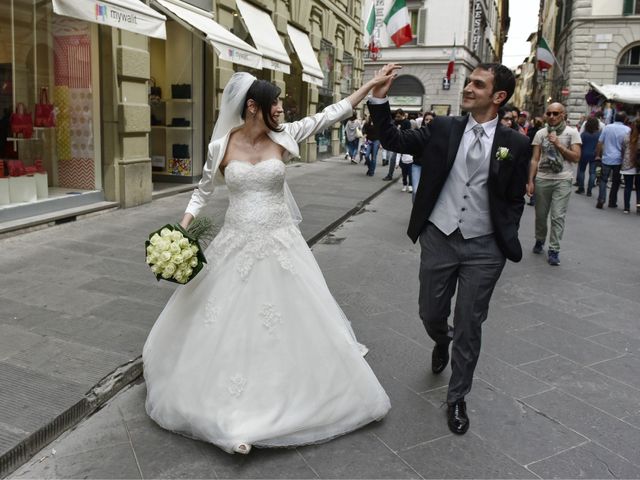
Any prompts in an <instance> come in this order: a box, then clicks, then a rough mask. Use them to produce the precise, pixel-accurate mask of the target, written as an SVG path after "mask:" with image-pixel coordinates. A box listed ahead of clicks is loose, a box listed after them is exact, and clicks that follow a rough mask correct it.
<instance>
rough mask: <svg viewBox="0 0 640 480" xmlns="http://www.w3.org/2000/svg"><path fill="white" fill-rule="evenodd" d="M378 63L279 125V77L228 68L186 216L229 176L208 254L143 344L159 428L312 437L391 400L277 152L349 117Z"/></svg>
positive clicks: (281, 438) (216, 437)
mask: <svg viewBox="0 0 640 480" xmlns="http://www.w3.org/2000/svg"><path fill="white" fill-rule="evenodd" d="M384 81H387V77H384V76H380V75H377V76H376V77H375V78H374V79H372V80H371V81H369V82H368V83H366V84H365V85H364V86H363V87H362V88H360V89H359V90H357V91H356V92H354V93H353V94H352V95H351V96H350V97H348V98H346V99H344V100H342V101H341V102H338V103H336V104H335V105H331V106H329V107H327V108H325V109H324V111H322V112H321V113H318V114H316V115H313V116H310V117H307V118H304V119H302V120H300V121H297V122H292V123H285V124H282V125H279V118H280V116H281V114H282V106H281V103H280V101H279V100H278V97H279V95H280V89H279V88H278V87H277V86H275V85H274V84H272V83H269V82H266V81H264V80H256V78H255V77H253V76H252V75H250V74H248V73H236V74H234V75H233V76H232V77H231V80H230V81H229V83H228V84H227V86H226V88H225V89H224V92H223V94H222V103H221V105H220V116H219V118H218V121H217V123H216V126H215V128H214V131H213V135H212V138H211V143H210V144H209V153H208V158H207V162H206V166H205V168H204V171H203V174H202V180H201V181H200V183H199V185H198V189H197V190H195V191H194V193H193V196H192V198H191V201H190V202H189V205H188V207H187V210H186V213H185V215H184V218H183V219H182V221H181V222H180V223H181V225H182V226H183V227H187V226H188V224H189V223H190V222H191V221H192V220H193V218H194V217H196V216H197V215H198V214H199V213H200V211H201V210H202V208H203V207H204V206H205V204H206V202H207V200H209V198H210V197H211V194H212V193H213V190H214V185H215V184H217V183H220V182H224V183H226V185H227V187H228V189H229V207H228V209H227V212H226V215H225V221H224V225H223V227H222V229H221V231H220V233H219V234H218V235H217V237H216V238H215V239H214V241H213V242H212V243H211V245H210V246H209V248H208V249H207V251H206V256H207V259H208V261H209V263H208V266H207V268H206V270H203V271H202V272H201V273H200V274H199V275H198V276H197V277H196V278H194V279H193V280H192V281H191V282H189V283H188V284H187V285H184V286H180V287H178V289H177V290H176V291H175V292H174V294H173V296H172V297H171V299H170V300H169V302H168V303H167V306H166V307H165V309H164V310H163V311H162V313H161V314H160V316H159V318H158V320H157V321H156V323H155V325H154V326H153V329H152V330H151V333H150V334H149V338H148V339H147V341H146V343H145V346H144V350H143V361H144V376H145V380H146V383H147V400H146V410H147V413H148V414H149V416H150V417H151V418H152V419H153V420H155V421H156V422H157V423H158V424H159V425H160V426H162V427H163V428H166V429H168V430H172V431H174V432H178V433H181V434H183V435H186V436H188V437H192V438H197V439H201V440H205V441H207V442H211V443H213V444H215V445H217V446H218V447H220V448H222V449H223V450H225V451H227V452H229V453H232V452H236V453H242V454H246V453H249V451H250V450H251V447H252V446H256V447H286V446H296V445H304V444H310V443H318V442H323V441H327V440H330V439H332V438H334V437H336V436H339V435H342V434H345V433H347V432H350V431H352V430H355V429H357V428H359V427H361V426H363V425H365V424H367V423H369V422H372V421H374V420H380V419H381V418H382V417H384V416H385V414H386V413H387V412H388V410H389V408H390V403H389V398H388V397H387V395H386V393H385V391H384V390H383V388H382V386H381V385H380V383H379V382H378V380H377V378H376V377H375V375H374V373H373V371H372V370H371V368H370V367H369V365H368V364H367V363H366V361H365V360H364V358H363V354H364V353H365V352H366V347H364V346H362V345H360V344H358V342H357V341H356V338H355V335H354V333H353V330H352V329H351V326H350V323H349V321H348V320H347V319H346V317H345V315H344V313H343V312H342V310H341V309H340V307H339V306H338V304H337V303H336V301H335V299H334V298H333V296H332V295H331V293H330V292H329V289H328V287H327V284H326V282H325V280H324V277H323V275H322V272H321V271H320V269H319V267H318V264H317V263H316V261H315V259H314V257H313V255H312V253H311V251H310V250H309V248H308V246H307V244H306V242H305V240H304V238H303V237H302V235H301V233H300V231H299V230H298V228H297V225H296V223H297V222H299V221H300V219H301V217H300V212H299V210H298V209H297V207H296V205H295V202H294V201H293V197H292V196H291V193H290V192H289V190H288V187H287V184H286V182H285V165H284V163H283V162H284V161H285V160H287V159H288V158H290V157H295V156H298V153H299V151H298V143H299V142H302V141H303V140H305V139H306V138H308V137H310V136H311V135H314V134H315V133H317V132H318V131H321V130H323V129H325V128H327V127H328V126H330V125H331V124H333V123H335V122H338V121H340V120H343V119H345V118H349V117H351V115H352V110H353V108H354V107H355V106H356V105H357V104H358V103H359V102H360V101H362V100H363V98H364V97H365V95H366V94H367V92H368V91H369V90H370V89H371V88H373V87H374V86H375V85H377V84H378V83H381V82H384Z"/></svg>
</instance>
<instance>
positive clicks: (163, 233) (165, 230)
mask: <svg viewBox="0 0 640 480" xmlns="http://www.w3.org/2000/svg"><path fill="white" fill-rule="evenodd" d="M160 236H161V237H162V238H167V237H170V236H171V230H169V229H168V228H163V229H162V230H160Z"/></svg>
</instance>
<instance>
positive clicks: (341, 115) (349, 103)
mask: <svg viewBox="0 0 640 480" xmlns="http://www.w3.org/2000/svg"><path fill="white" fill-rule="evenodd" d="M393 75H394V72H391V73H390V74H389V75H382V74H380V72H378V73H377V74H376V75H375V76H374V77H373V78H372V79H371V80H369V81H368V82H367V83H365V84H364V85H362V86H361V87H360V88H359V89H358V90H356V91H355V92H353V93H352V94H351V95H349V96H348V97H347V98H345V99H344V100H341V101H339V102H338V103H334V104H333V105H329V106H328V107H326V108H325V109H324V110H322V111H321V112H318V113H316V114H315V115H311V116H309V117H305V118H303V119H302V120H298V121H295V122H291V123H285V124H284V125H283V126H284V127H285V129H286V130H287V132H289V134H291V136H293V138H294V139H295V140H296V142H298V143H300V142H302V141H303V140H305V139H307V138H309V137H310V136H311V135H315V134H316V133H318V132H320V131H322V130H324V129H325V128H327V127H329V126H331V125H333V124H334V123H336V122H339V121H341V120H344V119H346V118H349V117H351V115H352V114H353V109H354V108H355V107H357V106H358V104H359V103H360V102H361V101H362V100H364V98H365V97H366V96H367V94H368V93H369V91H370V90H371V89H372V88H374V87H377V86H379V85H382V84H383V83H385V82H387V81H388V80H389V78H391V76H393Z"/></svg>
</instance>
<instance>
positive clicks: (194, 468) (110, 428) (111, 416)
mask: <svg viewBox="0 0 640 480" xmlns="http://www.w3.org/2000/svg"><path fill="white" fill-rule="evenodd" d="M176 200H177V199H176ZM594 203H595V200H594V199H588V198H586V197H580V196H574V197H573V198H572V199H571V202H570V205H569V213H568V218H567V229H566V235H565V240H564V241H563V243H562V252H561V260H562V265H561V266H560V267H550V266H549V265H547V264H546V262H545V259H544V257H543V256H537V255H534V254H532V253H530V249H531V247H532V246H533V234H532V232H533V208H531V207H526V210H525V215H524V217H523V220H522V228H521V238H522V240H523V245H524V248H525V254H524V259H523V261H522V262H521V263H519V264H513V263H508V265H507V267H506V270H505V272H504V274H503V276H502V278H501V280H500V282H499V284H498V286H497V288H496V291H495V294H494V298H493V302H492V307H491V309H490V312H489V319H488V320H487V322H486V324H485V329H484V342H483V343H484V345H483V351H482V355H481V358H480V362H479V365H478V368H477V371H476V379H475V383H474V387H473V390H472V392H471V394H470V395H469V396H468V397H467V400H468V409H469V414H470V417H471V428H470V430H469V432H468V433H467V434H466V435H465V436H462V437H458V436H454V435H452V434H450V433H449V431H448V429H447V427H446V420H445V408H443V407H442V402H443V401H444V400H445V392H446V383H447V381H448V376H449V373H450V370H449V368H447V369H446V370H445V372H444V373H443V374H442V375H440V376H435V375H432V374H431V373H430V369H429V365H430V360H429V359H430V353H431V348H432V342H431V341H430V340H429V339H428V337H427V336H426V334H425V332H424V330H423V327H422V326H421V324H420V321H419V320H418V318H417V305H416V303H417V302H416V299H417V273H418V253H419V250H418V247H417V246H415V245H413V244H411V242H410V241H409V240H408V238H407V237H406V236H405V233H404V232H405V229H406V225H407V217H408V214H409V209H410V196H409V195H408V194H406V193H401V192H400V191H399V186H398V184H394V185H393V186H392V188H391V189H389V190H387V191H385V192H384V193H383V194H382V195H380V196H378V197H377V198H375V199H374V200H373V201H372V202H371V204H370V205H368V206H367V207H366V208H365V209H363V210H362V211H361V212H360V214H358V215H355V216H353V217H352V218H351V219H349V220H347V221H346V222H345V223H344V224H343V225H342V226H341V227H340V228H338V229H337V230H336V231H335V232H334V233H333V234H331V235H329V236H327V237H326V238H324V239H323V240H322V241H321V242H320V243H318V244H317V245H316V246H315V247H314V253H315V256H316V258H317V260H318V263H319V264H320V267H321V268H322V270H323V272H324V274H325V276H326V279H327V282H328V284H329V287H330V288H331V290H332V291H333V292H334V295H335V296H336V298H337V300H338V301H339V303H340V304H341V305H342V307H343V309H344V310H345V312H346V314H347V316H348V317H349V319H350V320H351V321H352V323H353V327H354V330H355V332H356V334H357V336H358V338H359V340H360V341H361V342H363V343H365V344H367V345H368V346H369V348H370V353H369V355H368V356H367V360H368V361H369V363H370V364H371V366H372V368H373V370H374V371H375V372H376V374H377V376H378V378H379V379H380V381H381V383H382V384H383V386H384V387H385V389H386V390H387V392H388V393H389V396H390V397H391V402H392V410H391V412H390V413H389V415H388V416H387V417H386V418H385V419H384V420H383V421H381V422H379V423H376V424H372V425H369V426H367V427H365V428H362V429H360V430H358V431H356V432H353V433H351V434H348V435H346V436H343V437H340V438H338V439H335V440H334V441H331V442H329V443H326V444H322V445H315V446H306V447H300V448H296V449H280V450H260V449H256V450H254V451H253V452H251V454H250V455H248V456H246V457H245V456H240V455H228V454H226V453H223V452H222V451H220V450H219V449H217V448H216V447H213V446H211V445H208V444H206V443H203V442H198V441H194V440H189V439H186V438H183V437H181V436H178V435H175V434H173V433H170V432H167V431H164V430H162V429H160V428H159V427H157V426H156V425H155V424H154V423H153V422H152V421H151V420H149V419H148V418H147V417H146V415H145V413H144V397H145V386H144V384H143V383H139V384H136V385H133V386H132V387H130V388H129V389H127V390H126V391H124V392H122V393H121V394H119V395H118V396H117V397H115V398H114V399H112V400H111V401H110V402H109V403H108V404H107V405H106V406H105V407H104V408H103V409H102V410H101V411H99V412H98V413H96V414H95V415H93V416H92V417H90V418H89V419H88V420H86V421H84V422H83V423H81V424H80V425H79V426H78V427H77V428H75V429H74V430H73V431H70V432H67V433H66V434H65V435H63V436H62V437H61V438H60V439H58V440H56V441H55V442H54V443H53V444H51V445H49V446H48V447H47V448H46V449H44V450H43V451H41V452H40V453H38V454H37V455H36V456H35V457H34V458H33V460H31V461H30V462H28V463H27V464H26V465H24V466H23V467H22V468H20V469H19V470H18V471H16V472H15V474H14V475H13V478H33V477H38V478H60V477H65V478H159V477H162V478H176V477H188V478H552V477H555V478H640V375H638V372H639V371H640V322H639V321H638V312H639V311H640V296H639V294H638V292H639V288H640V270H639V267H640V265H639V264H638V254H637V252H638V245H637V237H638V231H639V230H638V227H639V225H640V217H637V216H635V215H623V214H622V212H621V211H620V210H618V211H610V210H606V209H605V210H596V209H595V208H594ZM143 210H147V211H148V212H151V211H152V210H153V209H152V208H149V209H143ZM121 213H122V212H121ZM124 213H128V212H124ZM144 217H145V215H144V214H141V215H137V216H136V218H137V219H140V220H141V221H142V220H143V219H144ZM156 221H157V219H156ZM150 223H151V222H150ZM145 278H146V277H145ZM120 301H123V300H120ZM126 308H129V304H128V303H124V305H123V309H126ZM157 308H159V306H158V307H155V310H154V311H153V312H152V313H150V314H148V315H144V317H145V318H146V320H145V324H144V325H145V326H147V327H148V325H149V324H150V323H151V322H152V321H153V318H154V316H155V315H156V314H157ZM135 312H136V313H137V314H138V313H140V314H141V312H140V311H139V310H135ZM123 324H124V323H123ZM80 371H82V370H80ZM320 387H321V386H320Z"/></svg>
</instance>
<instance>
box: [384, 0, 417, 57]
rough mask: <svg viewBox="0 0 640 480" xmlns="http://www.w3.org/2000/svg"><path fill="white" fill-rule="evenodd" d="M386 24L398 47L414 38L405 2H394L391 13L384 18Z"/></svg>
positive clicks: (396, 0) (400, 0) (399, 0)
mask: <svg viewBox="0 0 640 480" xmlns="http://www.w3.org/2000/svg"><path fill="white" fill-rule="evenodd" d="M384 23H385V25H386V26H387V32H388V33H389V36H390V37H391V40H393V43H395V44H396V47H400V46H402V45H404V44H405V43H407V42H410V41H411V39H412V38H413V34H412V32H411V20H410V17H409V9H408V8H407V2H406V1H405V0H393V3H392V4H391V8H390V9H389V13H387V16H386V17H385V18H384Z"/></svg>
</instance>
